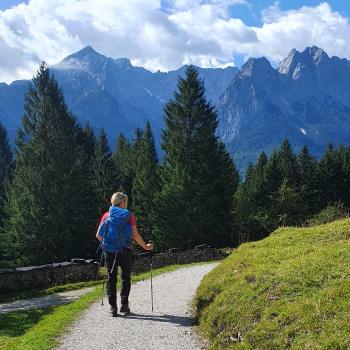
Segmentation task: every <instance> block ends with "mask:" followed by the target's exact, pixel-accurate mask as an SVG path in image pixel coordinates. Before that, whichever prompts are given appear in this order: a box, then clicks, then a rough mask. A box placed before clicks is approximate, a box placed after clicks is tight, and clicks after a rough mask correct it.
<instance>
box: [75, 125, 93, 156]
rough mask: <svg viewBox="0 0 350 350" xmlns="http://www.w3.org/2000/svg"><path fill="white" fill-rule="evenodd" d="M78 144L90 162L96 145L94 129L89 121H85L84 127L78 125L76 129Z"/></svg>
mask: <svg viewBox="0 0 350 350" xmlns="http://www.w3.org/2000/svg"><path fill="white" fill-rule="evenodd" d="M77 134H78V141H79V144H80V145H81V146H82V147H83V148H84V150H85V154H86V157H87V161H88V162H90V161H91V159H92V157H93V155H94V153H95V146H96V137H95V133H94V130H93V129H92V127H91V125H90V123H89V122H87V123H86V124H85V126H84V128H81V127H80V126H79V127H78V129H77Z"/></svg>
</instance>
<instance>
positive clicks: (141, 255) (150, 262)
mask: <svg viewBox="0 0 350 350" xmlns="http://www.w3.org/2000/svg"><path fill="white" fill-rule="evenodd" d="M152 256H153V252H152V251H148V252H146V253H141V254H138V257H139V258H146V257H149V258H150V261H149V265H150V272H151V302H152V311H153V261H152Z"/></svg>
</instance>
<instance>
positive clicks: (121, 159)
mask: <svg viewBox="0 0 350 350" xmlns="http://www.w3.org/2000/svg"><path fill="white" fill-rule="evenodd" d="M113 158H114V165H115V171H116V183H117V185H118V188H117V190H118V191H123V192H125V193H126V194H127V195H128V196H130V195H131V191H132V183H133V180H134V168H135V165H134V164H133V161H134V158H133V153H132V144H131V143H130V142H129V140H128V139H127V138H126V137H125V136H124V135H123V134H120V135H119V136H118V139H117V145H116V150H115V152H114V155H113ZM130 197H131V196H130ZM129 204H130V203H129Z"/></svg>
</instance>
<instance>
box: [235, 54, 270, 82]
mask: <svg viewBox="0 0 350 350" xmlns="http://www.w3.org/2000/svg"><path fill="white" fill-rule="evenodd" d="M272 71H274V69H273V68H272V67H271V64H270V62H269V61H268V60H267V59H266V58H265V57H260V58H249V59H248V61H247V62H246V63H245V64H244V65H243V66H242V69H241V71H240V72H239V73H238V78H247V77H255V78H259V77H264V76H266V75H269V74H271V72H272Z"/></svg>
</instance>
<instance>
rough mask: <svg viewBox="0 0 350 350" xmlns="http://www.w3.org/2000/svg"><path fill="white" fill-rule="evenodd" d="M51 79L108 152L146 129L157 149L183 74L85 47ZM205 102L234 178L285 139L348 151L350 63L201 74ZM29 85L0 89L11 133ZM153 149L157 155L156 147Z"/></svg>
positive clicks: (302, 57) (255, 62)
mask: <svg viewBox="0 0 350 350" xmlns="http://www.w3.org/2000/svg"><path fill="white" fill-rule="evenodd" d="M50 68H51V71H52V72H53V74H54V75H55V76H56V78H57V80H58V83H59V84H60V86H61V88H62V90H63V93H64V95H65V99H66V102H67V104H68V106H69V108H70V109H71V110H72V112H73V114H75V115H76V116H77V117H78V120H79V121H80V123H81V124H85V122H87V121H89V122H90V124H91V125H92V126H93V128H94V129H95V130H96V131H98V129H100V128H101V127H104V128H105V129H107V130H106V131H107V135H108V137H109V139H110V141H111V144H112V145H113V143H114V142H115V139H116V137H117V135H118V134H119V133H120V132H123V133H124V134H125V135H126V136H127V137H133V132H134V130H135V128H136V127H137V126H139V127H143V126H144V125H145V123H146V121H147V120H149V121H150V122H151V124H152V127H153V129H154V133H155V139H156V141H157V143H158V145H159V141H160V133H161V129H162V127H163V119H162V116H163V107H164V105H165V103H166V102H167V101H168V100H169V99H170V98H172V96H173V92H174V90H176V87H177V79H178V76H183V75H184V73H185V70H186V66H182V67H180V68H179V69H177V70H174V71H169V72H160V71H157V72H150V71H148V70H147V69H145V68H143V67H135V66H133V65H132V63H131V61H130V60H129V59H128V58H111V57H107V56H105V55H102V54H100V53H98V52H97V51H95V50H94V49H93V48H92V47H91V46H86V47H84V48H83V49H82V50H80V51H78V52H76V53H73V54H71V55H69V56H67V57H66V58H65V59H63V60H62V61H61V62H59V63H58V64H56V65H53V66H52V67H50ZM197 69H198V72H199V76H200V77H201V78H202V79H204V81H205V86H206V97H207V99H208V100H209V101H211V102H212V104H213V105H214V106H215V107H216V110H217V112H218V117H219V128H218V136H219V137H220V138H222V140H223V141H224V142H225V144H226V146H227V148H228V150H229V151H230V153H231V154H232V155H233V156H234V160H235V162H236V163H237V165H238V168H239V169H240V170H241V171H244V169H245V168H246V166H247V165H248V163H249V162H251V161H252V162H254V161H255V160H256V159H257V157H258V154H259V153H260V152H261V151H263V150H264V151H265V152H266V153H270V152H271V150H272V149H273V148H276V147H278V146H279V144H280V143H281V142H282V140H283V139H284V138H288V139H290V141H291V143H292V145H293V146H294V148H295V149H296V150H297V151H298V150H299V149H300V148H301V146H302V145H304V144H306V145H307V146H309V148H310V151H311V153H313V154H315V155H316V156H318V157H319V156H320V155H321V154H322V153H323V151H324V150H325V148H326V145H327V143H328V142H334V143H335V145H337V144H340V143H344V144H349V143H350V136H349V135H348V133H346V130H348V129H349V127H350V89H349V86H348V81H349V80H350V61H349V60H347V59H345V58H339V57H337V56H332V57H330V56H328V54H327V53H326V52H325V51H324V50H322V49H321V48H318V47H316V46H311V47H307V48H305V49H304V50H303V51H298V50H296V49H293V50H291V51H290V53H289V54H288V55H287V56H286V57H285V58H284V59H282V60H281V61H280V63H279V64H278V65H277V67H275V68H274V67H273V66H272V65H271V63H270V62H269V61H268V60H267V59H266V58H265V57H260V58H249V59H248V60H247V62H246V63H245V64H244V65H243V66H242V67H241V69H240V70H239V69H238V68H235V67H228V68H225V69H220V68H200V67H197ZM28 84H29V81H26V80H17V81H14V82H12V83H11V84H5V83H0V120H1V121H3V124H4V125H5V126H6V127H7V128H8V130H9V133H10V138H11V139H12V141H13V138H14V132H15V130H16V128H17V127H18V126H19V125H20V120H21V117H22V114H23V98H24V94H25V91H26V89H27V86H28ZM158 149H159V147H158Z"/></svg>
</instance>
